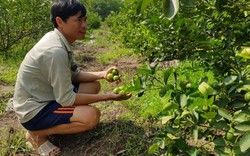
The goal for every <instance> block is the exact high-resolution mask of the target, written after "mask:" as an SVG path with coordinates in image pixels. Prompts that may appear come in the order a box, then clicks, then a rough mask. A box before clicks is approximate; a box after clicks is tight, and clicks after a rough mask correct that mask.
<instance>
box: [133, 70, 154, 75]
mask: <svg viewBox="0 0 250 156" xmlns="http://www.w3.org/2000/svg"><path fill="white" fill-rule="evenodd" d="M136 74H139V75H140V74H141V75H150V74H151V71H150V70H149V69H137V70H136Z"/></svg>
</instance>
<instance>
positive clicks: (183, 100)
mask: <svg viewBox="0 0 250 156" xmlns="http://www.w3.org/2000/svg"><path fill="white" fill-rule="evenodd" d="M187 99H188V98H187V96H186V94H181V96H180V105H181V107H182V108H183V107H185V106H186V105H187Z"/></svg>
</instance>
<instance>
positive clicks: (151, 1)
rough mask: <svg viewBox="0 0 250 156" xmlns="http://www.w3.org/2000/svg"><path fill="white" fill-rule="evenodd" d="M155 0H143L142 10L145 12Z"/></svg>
mask: <svg viewBox="0 0 250 156" xmlns="http://www.w3.org/2000/svg"><path fill="white" fill-rule="evenodd" d="M153 1H154V0H143V1H142V5H141V12H144V11H145V9H146V8H147V6H149V5H150V4H151V3H153Z"/></svg>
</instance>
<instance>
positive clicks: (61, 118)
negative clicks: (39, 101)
mask: <svg viewBox="0 0 250 156" xmlns="http://www.w3.org/2000/svg"><path fill="white" fill-rule="evenodd" d="M73 85H74V92H77V90H78V87H79V84H73ZM61 107H62V106H61V105H60V104H59V103H57V102H56V101H51V102H49V104H47V105H46V106H45V107H44V108H43V109H42V110H41V111H40V112H39V113H38V114H37V115H36V116H35V117H33V118H32V119H31V120H29V121H28V122H25V123H22V125H23V127H24V128H26V129H27V130H29V131H37V130H43V129H48V128H50V127H53V126H56V125H60V124H68V123H70V118H71V117H72V115H73V114H72V113H71V114H57V113H54V111H56V110H58V108H61Z"/></svg>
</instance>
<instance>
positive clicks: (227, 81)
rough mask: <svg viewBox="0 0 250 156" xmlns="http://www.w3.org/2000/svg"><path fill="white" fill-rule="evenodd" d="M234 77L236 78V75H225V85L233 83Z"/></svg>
mask: <svg viewBox="0 0 250 156" xmlns="http://www.w3.org/2000/svg"><path fill="white" fill-rule="evenodd" d="M236 79H237V76H235V75H231V76H228V77H226V78H225V79H224V81H223V82H224V83H225V84H226V85H228V84H231V83H233V82H234V81H235V80H236Z"/></svg>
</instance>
